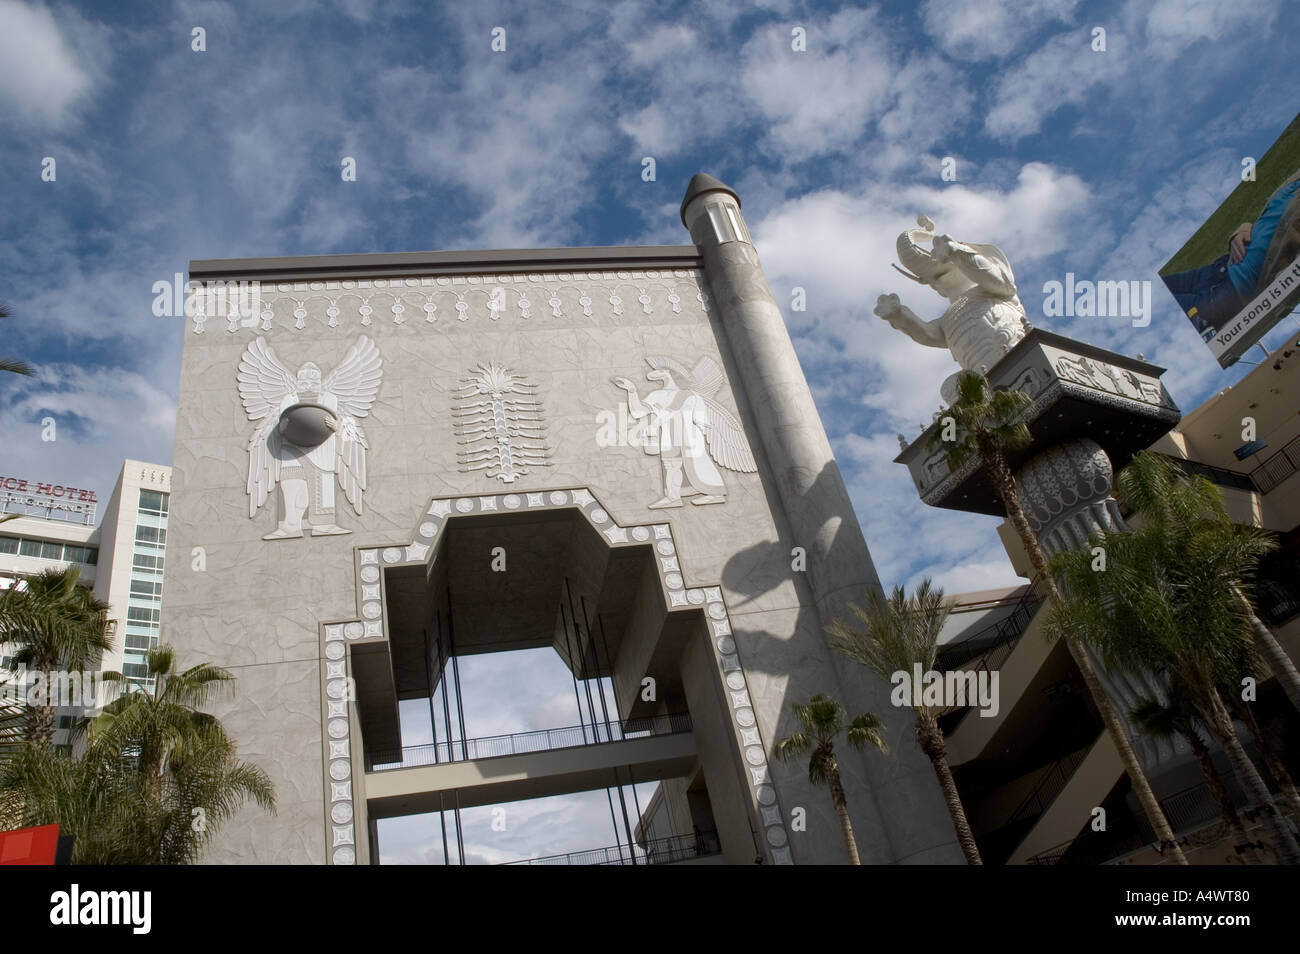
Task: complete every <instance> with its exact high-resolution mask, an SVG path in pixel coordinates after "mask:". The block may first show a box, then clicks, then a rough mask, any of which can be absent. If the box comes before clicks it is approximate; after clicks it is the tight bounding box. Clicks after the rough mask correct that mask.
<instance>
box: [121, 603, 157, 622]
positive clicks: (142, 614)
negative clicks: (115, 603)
mask: <svg viewBox="0 0 1300 954" xmlns="http://www.w3.org/2000/svg"><path fill="white" fill-rule="evenodd" d="M160 616H161V612H160V611H159V610H156V609H146V608H145V607H143V606H128V607H127V608H126V618H127V619H128V620H130V621H131V622H135V623H156V622H158V619H159V617H160Z"/></svg>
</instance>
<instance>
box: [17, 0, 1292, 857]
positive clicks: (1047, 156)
mask: <svg viewBox="0 0 1300 954" xmlns="http://www.w3.org/2000/svg"><path fill="white" fill-rule="evenodd" d="M1284 7H1285V3H1284V0H1111V2H1105V0H1103V2H1097V3H1084V2H1081V0H978V2H976V0H921V2H906V3H895V2H890V3H882V4H881V3H878V4H845V5H830V4H822V3H799V2H794V0H744V2H741V0H735V2H733V0H719V2H711V3H690V4H686V3H682V4H670V3H654V4H650V3H644V2H591V3H584V2H578V3H565V4H536V3H533V4H522V3H521V4H500V3H491V2H481V3H473V4H467V3H454V4H452V3H449V4H443V5H437V6H436V7H435V6H434V5H430V4H428V3H422V2H415V0H411V2H404V0H374V2H363V0H331V2H315V0H310V2H309V0H279V2H276V3H274V4H262V3H242V4H241V3H224V2H214V0H203V2H197V0H181V2H175V3H171V4H165V3H149V4H144V3H138V4H130V3H113V4H101V3H80V4H78V3H48V4H45V3H32V2H26V0H0V129H3V132H4V134H3V136H0V165H2V174H0V190H3V191H2V193H0V195H2V196H3V198H2V199H0V223H3V233H2V234H3V239H4V240H3V242H0V300H4V301H5V302H7V303H8V304H9V305H10V307H11V309H12V310H13V311H14V312H15V314H16V316H17V317H16V318H14V319H11V320H9V321H7V322H5V324H4V325H3V326H0V342H2V344H0V354H5V355H10V356H15V357H23V358H25V359H27V360H29V361H31V362H32V363H34V364H36V365H37V366H38V367H39V368H40V375H39V377H38V378H37V379H35V380H30V379H26V380H25V379H10V380H5V381H0V406H3V408H4V412H5V413H4V414H3V415H2V416H0V441H2V442H3V446H4V447H5V448H6V454H5V458H4V464H3V467H0V469H2V470H4V471H5V472H7V473H13V474H20V475H30V476H33V477H40V478H41V479H47V478H46V475H53V477H54V478H56V479H57V480H58V481H60V482H63V483H65V484H72V485H74V486H84V487H94V488H97V489H98V490H99V491H100V492H101V494H105V495H106V494H107V492H108V491H109V490H110V489H111V486H112V481H113V479H114V477H115V476H116V472H117V469H118V467H119V466H120V462H121V460H122V458H124V457H133V458H137V459H144V460H150V461H158V462H162V463H167V462H169V461H170V459H171V449H172V427H173V417H174V408H175V396H176V390H177V375H178V369H179V357H180V350H181V341H182V323H181V321H180V320H178V319H164V318H156V317H154V316H153V315H152V314H151V310H150V305H151V301H152V297H153V295H152V287H153V284H154V282H156V281H159V280H170V279H171V276H172V275H173V273H175V272H184V271H185V270H186V267H187V263H188V260H189V259H191V258H195V259H198V258H221V257H244V256H263V255H268V256H269V255H302V254H324V253H331V252H369V251H404V250H414V249H455V248H510V247H529V246H563V245H598V244H614V245H621V244H679V243H682V242H686V241H688V237H687V235H686V233H685V231H684V230H683V229H682V227H681V224H680V222H679V220H678V205H679V202H680V200H681V196H682V193H683V191H684V189H685V185H686V182H687V181H688V179H689V178H690V176H691V175H692V174H694V173H695V172H697V171H701V170H705V171H708V172H711V173H713V174H714V175H717V176H718V177H720V178H722V179H723V180H724V181H726V182H728V183H729V184H730V185H732V186H733V187H734V188H736V190H737V191H738V192H739V194H740V197H741V200H742V203H743V207H744V211H745V214H746V217H747V219H748V222H749V225H750V229H751V231H752V233H753V235H754V238H755V242H756V244H757V247H758V250H759V253H760V256H761V258H762V261H763V265H764V267H765V269H766V271H767V274H768V277H769V280H770V281H771V284H772V287H773V290H774V292H775V294H776V298H777V300H778V302H779V303H781V304H782V305H783V307H784V308H785V309H786V318H787V321H788V323H789V326H790V329H791V333H792V335H793V337H794V339H795V343H796V347H797V349H798V351H799V355H800V358H801V360H802V362H803V364H804V369H805V372H806V374H807V376H808V379H809V381H810V383H811V384H812V386H813V389H814V392H815V394H816V396H817V400H818V405H819V407H820V409H821V412H822V415H823V419H824V421H825V424H826V428H827V431H828V433H829V434H830V436H831V440H832V443H833V445H834V447H835V450H836V453H837V456H838V457H839V459H840V465H841V468H842V470H843V472H844V474H845V477H846V479H847V480H848V482H849V485H850V490H851V492H852V494H853V498H854V501H855V505H856V507H857V511H858V514H859V516H860V518H861V520H862V523H863V527H864V530H865V532H866V536H867V540H868V543H869V544H870V546H871V549H872V553H873V555H874V557H875V560H876V563H877V568H878V570H879V572H880V575H881V578H882V579H883V580H884V581H885V582H886V583H887V584H892V583H898V582H906V583H909V584H912V583H914V582H915V581H916V580H917V579H919V577H920V576H922V575H925V574H929V575H933V576H935V577H936V578H937V579H938V581H939V582H940V583H942V584H943V585H945V587H946V588H947V589H948V590H949V591H950V592H959V591H963V590H971V589H979V588H984V587H989V586H997V585H1003V584H1010V583H1014V582H1016V580H1015V577H1014V575H1013V574H1012V572H1011V569H1010V566H1009V565H1008V563H1007V561H1006V559H1005V556H1004V555H1003V554H1002V552H1001V550H1000V549H999V548H998V546H997V541H996V537H995V535H994V533H993V528H994V526H995V524H996V521H995V520H992V519H990V518H983V517H976V516H963V515H957V514H951V513H948V512H946V511H937V510H932V509H929V508H926V507H924V506H923V505H922V504H921V503H920V502H919V500H918V499H917V498H916V494H915V491H914V489H913V488H912V485H911V482H910V480H909V479H908V476H907V473H906V471H905V469H904V468H903V467H902V466H901V465H897V464H894V463H893V462H892V461H893V457H894V456H895V454H896V453H897V450H898V443H897V439H896V437H895V434H897V433H899V432H902V433H904V434H906V435H907V436H908V437H909V438H912V437H914V436H915V435H916V433H917V431H918V428H919V425H920V423H921V422H923V421H928V420H929V419H930V417H931V414H932V413H933V412H934V411H935V410H936V409H937V408H938V407H939V397H938V387H939V384H940V382H941V381H942V380H943V378H944V377H946V376H947V375H948V374H949V373H950V372H951V371H952V370H954V365H953V364H952V363H951V361H950V360H949V359H948V357H947V355H946V354H945V353H942V352H939V351H936V350H932V349H926V348H922V347H921V346H919V345H916V344H914V343H913V342H912V341H910V340H909V339H907V338H906V337H904V336H903V335H902V334H900V333H897V332H894V331H892V330H891V329H890V328H889V327H888V326H886V325H885V324H884V323H883V322H881V321H880V320H879V319H877V318H875V317H874V316H873V315H872V314H871V309H872V307H873V305H874V303H875V300H876V297H877V295H879V294H881V293H884V292H891V291H893V292H898V293H899V294H900V295H902V297H903V300H904V303H906V304H908V305H910V306H911V307H912V308H913V309H914V310H916V311H917V312H918V313H919V314H920V315H921V316H922V317H937V316H938V314H939V313H940V312H941V310H942V307H941V306H942V302H941V300H940V299H939V298H938V297H937V296H935V295H934V294H933V293H932V292H930V291H928V290H927V289H923V288H919V287H917V286H911V285H909V283H908V282H907V281H906V280H904V279H903V278H902V277H901V276H899V275H898V274H897V273H896V272H894V271H892V269H890V267H889V265H890V262H891V261H893V260H894V256H893V243H894V238H895V236H896V235H897V234H898V232H899V231H901V230H902V229H904V228H906V227H908V226H909V225H911V224H912V223H913V222H914V220H915V216H916V214H917V213H918V212H923V213H925V214H927V215H929V216H930V217H931V218H933V219H934V220H935V221H936V222H937V223H938V226H939V229H940V230H941V231H945V232H949V233H951V234H952V235H954V236H955V237H957V238H958V239H962V240H966V241H973V242H995V243H997V244H999V245H1000V246H1001V247H1002V248H1003V249H1004V250H1005V251H1006V253H1007V254H1008V256H1009V258H1010V260H1011V263H1012V265H1013V267H1014V269H1015V272H1016V277H1017V281H1018V284H1019V287H1020V289H1021V298H1022V300H1023V302H1024V304H1025V306H1026V308H1027V310H1028V312H1029V317H1030V320H1031V321H1032V322H1033V323H1035V324H1037V325H1040V326H1042V327H1046V328H1048V329H1050V330H1052V331H1057V332H1060V333H1063V334H1066V335H1071V336H1074V337H1077V338H1080V339H1083V340H1087V341H1091V342H1094V343H1096V344H1099V345H1102V346H1104V347H1108V348H1112V349H1114V350H1117V351H1121V352H1125V353H1129V354H1135V353H1137V352H1143V353H1145V355H1146V357H1147V358H1148V359H1149V360H1151V361H1153V362H1155V363H1157V364H1160V365H1163V366H1165V367H1167V368H1168V369H1169V371H1168V373H1167V374H1166V376H1165V382H1166V384H1167V386H1168V387H1169V389H1170V391H1171V392H1172V394H1173V395H1174V398H1175V400H1176V401H1177V402H1178V403H1179V404H1180V406H1181V407H1183V408H1184V409H1185V410H1187V409H1191V408H1193V407H1195V406H1196V405H1197V404H1199V403H1200V402H1201V401H1203V400H1204V399H1205V398H1206V397H1208V396H1209V395H1211V394H1213V393H1215V392H1216V391H1218V390H1220V389H1221V388H1223V387H1226V386H1228V385H1230V384H1232V383H1233V382H1234V381H1236V380H1238V379H1239V378H1240V377H1241V376H1242V374H1244V373H1245V372H1246V371H1247V370H1249V367H1248V366H1247V365H1246V364H1245V363H1244V362H1243V364H1241V365H1240V366H1238V367H1237V368H1235V369H1231V370H1228V371H1223V370H1220V369H1219V368H1218V366H1217V364H1215V362H1214V361H1213V359H1212V358H1211V357H1210V355H1209V353H1208V351H1207V349H1206V348H1205V347H1204V346H1203V344H1202V343H1201V341H1200V339H1199V338H1198V337H1197V335H1196V334H1195V332H1194V331H1193V330H1192V329H1191V327H1190V326H1189V325H1188V323H1187V322H1186V320H1185V319H1184V318H1183V316H1182V315H1181V313H1180V312H1179V311H1178V309H1177V307H1176V306H1175V305H1174V303H1173V300H1172V298H1169V297H1168V296H1167V295H1166V294H1165V292H1164V289H1163V288H1162V287H1161V286H1160V285H1159V284H1158V279H1157V277H1156V270H1157V269H1158V268H1159V267H1160V266H1161V265H1163V264H1164V262H1165V261H1167V260H1168V258H1169V257H1170V256H1171V255H1172V254H1173V253H1174V252H1175V251H1176V250H1177V249H1178V248H1179V247H1180V246H1181V245H1182V244H1183V243H1184V241H1186V239H1187V238H1188V237H1189V236H1190V235H1191V234H1192V232H1193V231H1194V230H1195V229H1196V228H1197V226H1198V225H1199V224H1200V223H1201V222H1202V221H1203V220H1204V219H1205V217H1206V216H1207V215H1208V214H1209V213H1210V212H1211V211H1212V210H1213V209H1214V208H1215V207H1216V206H1217V205H1218V204H1219V203H1220V202H1221V201H1222V200H1223V199H1224V198H1225V197H1226V196H1227V194H1228V193H1229V192H1230V191H1231V190H1232V188H1233V187H1234V186H1235V185H1236V183H1237V182H1238V181H1239V170H1240V167H1241V159H1242V157H1243V156H1254V157H1256V158H1258V157H1259V156H1260V155H1262V154H1263V152H1264V151H1265V150H1266V149H1267V147H1268V146H1269V145H1270V144H1271V143H1272V142H1273V140H1274V139H1275V138H1276V136H1277V135H1278V134H1279V133H1280V132H1281V130H1282V129H1283V128H1284V127H1285V126H1286V124H1287V123H1288V122H1289V121H1290V119H1291V118H1292V117H1293V116H1294V115H1295V112H1296V109H1297V100H1296V97H1295V95H1294V94H1295V85H1294V81H1293V80H1292V81H1290V82H1288V80H1287V79H1286V78H1287V77H1288V76H1293V73H1294V70H1293V69H1292V68H1291V64H1293V63H1294V62H1295V61H1296V57H1297V53H1300V43H1298V42H1297V39H1296V35H1295V31H1294V30H1287V29H1285V25H1284V22H1283V16H1284ZM196 26H197V27H203V28H204V29H205V30H206V46H207V49H206V51H205V52H194V51H192V50H191V31H192V29H193V28H194V27H196ZM498 26H500V27H504V28H505V29H506V41H507V42H506V46H507V49H506V51H505V52H503V53H494V52H492V51H491V48H490V46H491V39H492V37H491V31H492V29H493V28H494V27H498ZM1098 26H1100V27H1103V28H1105V30H1106V50H1105V52H1093V51H1092V49H1091V48H1090V44H1091V39H1092V30H1093V28H1094V27H1098ZM794 27H801V28H803V29H804V30H805V31H806V35H807V50H806V52H802V53H796V52H794V51H793V50H792V49H791V31H792V29H793V28H794ZM46 156H50V157H54V159H55V160H56V163H57V166H56V170H57V179H56V181H55V182H52V183H51V182H43V181H42V180H41V176H40V173H41V162H42V159H43V157H46ZM344 156H352V157H354V158H355V159H356V161H357V169H358V176H357V181H356V182H344V181H342V179H341V177H340V174H339V170H340V161H341V159H342V157H344ZM646 156H651V157H654V158H655V160H656V165H657V169H656V172H657V175H656V181H654V182H645V181H643V180H642V177H641V171H642V159H643V157H646ZM946 156H950V157H953V158H954V159H955V160H956V164H957V165H956V168H957V180H956V181H955V182H945V181H942V180H941V178H940V163H941V160H942V159H943V157H946ZM1067 271H1068V272H1074V273H1075V275H1076V276H1078V277H1080V278H1090V279H1099V280H1100V279H1104V280H1132V279H1136V280H1151V281H1153V282H1155V283H1156V284H1155V285H1154V287H1153V295H1154V315H1153V319H1152V321H1151V324H1150V326H1149V327H1146V328H1134V327H1132V326H1131V324H1130V322H1129V321H1128V320H1126V319H1100V318H1071V319H1066V318H1052V319H1048V318H1045V317H1044V316H1043V314H1042V304H1043V295H1042V293H1041V289H1042V287H1043V283H1044V282H1047V281H1051V280H1062V279H1063V278H1064V275H1065V273H1066V272H1067ZM796 286H798V287H802V288H804V289H806V293H807V310H806V311H803V312H793V311H790V310H789V307H788V306H789V303H790V301H791V290H792V289H793V288H794V287H796ZM1296 327H1297V323H1296V321H1295V319H1294V318H1291V319H1286V320H1285V321H1284V322H1283V324H1282V325H1281V326H1280V327H1279V329H1277V330H1275V331H1274V332H1273V334H1272V335H1271V336H1270V337H1269V338H1268V339H1266V341H1265V344H1266V345H1267V346H1269V347H1270V348H1271V347H1276V345H1277V344H1279V343H1280V342H1281V341H1282V340H1284V338H1285V336H1286V335H1289V334H1294V332H1295V329H1296ZM1259 355H1260V352H1259V351H1258V349H1256V350H1255V351H1254V353H1253V356H1251V355H1248V356H1247V360H1251V361H1253V360H1257V359H1258V357H1259ZM47 415H52V416H54V417H55V418H56V420H57V421H58V426H59V431H58V439H57V440H56V441H54V442H42V441H41V440H40V430H41V424H40V420H41V418H42V417H45V416H47ZM600 843H604V842H600Z"/></svg>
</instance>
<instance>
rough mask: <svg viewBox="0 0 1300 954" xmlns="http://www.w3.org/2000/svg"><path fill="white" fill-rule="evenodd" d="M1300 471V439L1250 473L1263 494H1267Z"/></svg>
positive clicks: (1295, 439) (1294, 440)
mask: <svg viewBox="0 0 1300 954" xmlns="http://www.w3.org/2000/svg"><path fill="white" fill-rule="evenodd" d="M1297 470H1300V437H1296V438H1294V439H1293V440H1292V441H1291V442H1290V443H1289V444H1287V445H1286V446H1285V447H1283V448H1282V449H1281V450H1280V451H1278V452H1277V453H1276V454H1274V455H1273V456H1272V457H1270V458H1269V459H1268V460H1266V461H1264V463H1262V464H1260V465H1259V466H1258V467H1256V468H1255V469H1254V470H1252V471H1251V472H1250V476H1251V479H1252V480H1253V481H1254V482H1255V486H1256V487H1258V488H1259V492H1260V493H1261V494H1266V493H1268V492H1269V491H1271V490H1272V489H1273V488H1275V487H1277V486H1278V485H1279V484H1281V483H1282V482H1283V481H1284V480H1286V479H1287V478H1288V477H1290V476H1291V475H1292V474H1294V473H1295V472H1296V471H1297Z"/></svg>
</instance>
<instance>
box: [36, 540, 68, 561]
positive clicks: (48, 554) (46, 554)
mask: <svg viewBox="0 0 1300 954" xmlns="http://www.w3.org/2000/svg"><path fill="white" fill-rule="evenodd" d="M41 557H42V558H43V559H46V560H62V559H63V544H62V543H55V542H53V541H52V540H42V541H41Z"/></svg>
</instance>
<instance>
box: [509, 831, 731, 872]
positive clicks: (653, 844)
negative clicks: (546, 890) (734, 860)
mask: <svg viewBox="0 0 1300 954" xmlns="http://www.w3.org/2000/svg"><path fill="white" fill-rule="evenodd" d="M720 854H722V843H721V842H720V841H719V840H718V833H717V832H716V831H702V832H697V833H695V834H694V835H670V836H668V837H667V838H657V839H655V840H654V841H650V842H647V843H646V844H645V846H644V848H642V847H641V846H639V845H638V846H637V850H635V851H634V850H633V849H632V848H629V847H628V846H627V845H613V846H610V847H608V848H592V849H589V850H587V851H571V852H569V853H568V854H564V855H546V856H545V857H542V858H527V859H525V860H523V861H509V862H506V864H507V865H671V864H677V863H679V862H683V861H692V860H694V859H696V858H707V857H710V856H712V855H720Z"/></svg>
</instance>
